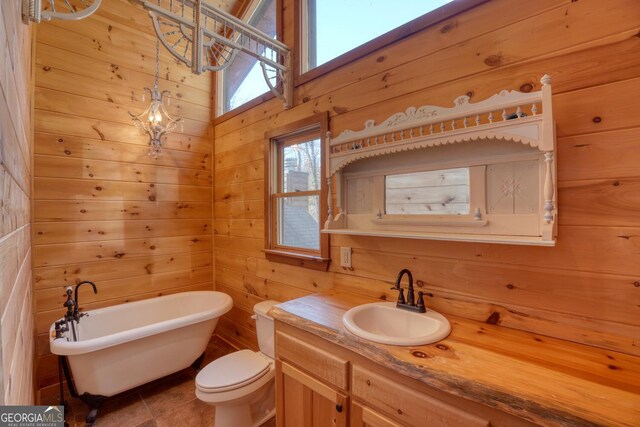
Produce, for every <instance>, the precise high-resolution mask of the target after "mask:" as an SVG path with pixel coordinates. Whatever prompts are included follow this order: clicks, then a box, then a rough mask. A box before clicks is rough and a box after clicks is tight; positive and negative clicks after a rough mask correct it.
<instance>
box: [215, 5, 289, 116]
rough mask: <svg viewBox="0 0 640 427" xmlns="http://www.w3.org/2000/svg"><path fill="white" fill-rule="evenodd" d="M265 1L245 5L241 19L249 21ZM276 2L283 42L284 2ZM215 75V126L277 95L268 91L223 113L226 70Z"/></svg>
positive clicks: (279, 38) (277, 33) (279, 34)
mask: <svg viewBox="0 0 640 427" xmlns="http://www.w3.org/2000/svg"><path fill="white" fill-rule="evenodd" d="M263 1H266V0H251V1H250V2H248V3H247V4H245V5H244V8H243V9H244V10H241V11H240V13H239V15H240V19H242V20H243V21H249V20H251V19H252V18H253V16H252V15H253V14H254V13H256V12H257V11H258V10H259V9H260V5H261V3H262V2H263ZM274 1H275V9H276V12H275V13H276V40H279V41H282V5H283V0H274ZM213 74H214V76H215V77H214V82H213V84H214V86H215V96H214V106H215V108H214V111H213V116H214V117H213V124H214V125H216V124H218V123H222V122H223V121H225V120H227V119H230V118H231V117H234V116H236V115H238V114H240V113H242V112H244V111H247V110H250V109H251V108H254V107H256V106H258V105H260V104H262V103H263V102H266V101H268V100H270V99H271V98H275V95H274V94H273V93H272V92H271V91H270V90H269V89H267V90H266V91H265V92H263V93H261V94H259V95H256V97H255V98H253V99H251V100H249V101H247V102H245V103H244V104H242V105H239V106H237V107H236V108H233V109H231V110H229V111H226V112H223V108H224V93H225V91H224V70H223V71H219V72H217V73H213Z"/></svg>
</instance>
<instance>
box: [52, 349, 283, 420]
mask: <svg viewBox="0 0 640 427" xmlns="http://www.w3.org/2000/svg"><path fill="white" fill-rule="evenodd" d="M232 351H235V348H233V347H232V346H230V345H229V344H227V343H226V342H225V341H223V340H221V339H219V338H217V337H213V338H212V339H211V342H210V343H209V345H208V346H207V352H206V357H205V360H204V363H203V365H202V366H205V365H206V364H207V363H209V362H211V361H212V360H215V359H217V358H219V357H221V356H224V355H225V354H228V353H230V352H232ZM195 377H196V373H195V371H194V370H193V369H192V368H187V369H185V370H182V371H180V372H176V373H175V374H172V375H169V376H168V377H165V378H160V379H159V380H156V381H153V382H151V383H149V384H145V385H143V386H140V387H138V388H135V389H133V390H129V391H126V392H124V393H122V394H119V395H117V396H113V397H112V398H110V399H108V400H107V401H106V402H105V403H104V404H103V405H102V408H100V410H99V411H98V418H97V420H96V422H95V423H94V425H95V426H97V427H165V426H166V427H174V426H180V427H183V426H184V427H214V422H213V418H214V408H213V407H212V406H210V405H207V404H206V403H203V402H201V401H199V400H198V399H197V398H196V394H195V383H194V381H195ZM42 399H43V403H42V404H43V405H46V404H58V401H59V398H58V395H57V393H56V394H53V395H48V396H46V397H45V396H43V398H42ZM66 400H67V402H68V404H69V413H68V414H67V423H68V424H69V426H70V427H84V426H86V423H85V421H84V419H85V417H86V415H87V413H88V412H89V411H88V408H87V406H86V405H85V404H84V403H82V402H81V401H80V400H78V399H74V398H72V397H71V396H69V395H67V397H66ZM273 426H275V419H272V420H270V421H269V422H267V423H266V424H265V425H264V426H263V427H273Z"/></svg>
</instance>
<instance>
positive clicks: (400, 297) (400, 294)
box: [398, 288, 406, 304]
mask: <svg viewBox="0 0 640 427" xmlns="http://www.w3.org/2000/svg"><path fill="white" fill-rule="evenodd" d="M398 291H399V292H398V304H406V301H405V300H404V289H402V288H400V289H398Z"/></svg>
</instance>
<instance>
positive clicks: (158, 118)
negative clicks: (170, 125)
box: [155, 111, 162, 123]
mask: <svg viewBox="0 0 640 427" xmlns="http://www.w3.org/2000/svg"><path fill="white" fill-rule="evenodd" d="M155 119H156V123H160V122H161V121H162V114H160V111H156V117H155Z"/></svg>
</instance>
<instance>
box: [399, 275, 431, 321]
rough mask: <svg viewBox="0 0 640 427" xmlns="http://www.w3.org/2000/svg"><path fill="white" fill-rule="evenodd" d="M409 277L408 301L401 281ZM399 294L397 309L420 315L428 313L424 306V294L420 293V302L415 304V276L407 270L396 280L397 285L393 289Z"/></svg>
mask: <svg viewBox="0 0 640 427" xmlns="http://www.w3.org/2000/svg"><path fill="white" fill-rule="evenodd" d="M405 274H406V275H407V277H408V278H409V287H408V288H407V300H406V301H405V299H404V289H402V288H401V287H400V281H401V280H402V277H403V276H404V275H405ZM391 289H395V290H397V291H398V292H399V294H398V303H397V304H396V307H398V308H401V309H403V310H410V311H417V312H418V313H424V312H426V311H427V310H426V307H425V306H424V294H423V293H422V292H418V302H417V303H416V302H415V293H414V292H413V275H412V274H411V272H410V271H409V269H407V268H403V269H402V270H400V273H398V278H397V279H396V284H395V286H394V287H393V288H391Z"/></svg>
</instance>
